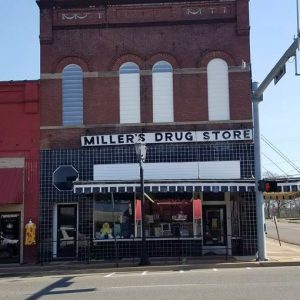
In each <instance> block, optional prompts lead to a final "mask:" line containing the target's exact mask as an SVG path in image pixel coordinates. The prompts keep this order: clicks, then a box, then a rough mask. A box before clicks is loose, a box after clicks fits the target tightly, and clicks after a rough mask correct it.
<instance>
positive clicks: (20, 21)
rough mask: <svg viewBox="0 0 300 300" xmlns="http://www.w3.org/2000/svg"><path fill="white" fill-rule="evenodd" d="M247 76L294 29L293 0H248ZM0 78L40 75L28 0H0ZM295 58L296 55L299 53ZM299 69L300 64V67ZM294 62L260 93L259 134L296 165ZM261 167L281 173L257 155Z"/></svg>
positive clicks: (298, 120) (270, 58)
mask: <svg viewBox="0 0 300 300" xmlns="http://www.w3.org/2000/svg"><path fill="white" fill-rule="evenodd" d="M250 24H251V60H252V62H251V63H252V77H253V80H254V81H258V82H261V81H262V80H263V79H264V78H265V76H266V75H267V74H268V72H269V71H270V70H271V69H272V67H273V66H274V65H275V63H276V62H277V61H278V59H279V58H280V57H281V55H282V54H283V53H284V52H285V50H286V49H287V48H288V47H289V46H290V44H291V43H292V41H293V37H294V36H295V34H296V25H297V24H296V0H286V1H273V0H251V1H250ZM0 37H1V40H0V80H1V81H3V80H25V79H39V40H38V38H39V10H38V7H37V5H36V3H35V1H33V0H17V1H11V0H10V1H9V0H0ZM299 58H300V56H299ZM299 72H300V70H299ZM294 73H295V70H294V63H293V62H291V63H288V64H287V74H286V75H285V76H284V77H283V78H282V79H281V81H280V82H279V83H278V84H277V85H276V86H274V85H273V83H272V84H271V85H270V86H269V87H268V89H267V90H266V91H265V93H264V101H263V102H262V103H261V104H260V127H261V134H262V135H264V136H265V137H267V138H268V139H269V140H270V141H271V142H272V143H273V144H274V145H275V146H276V147H277V148H279V150H280V151H282V152H283V153H284V154H285V155H286V156H287V157H288V158H290V159H291V160H292V161H293V162H294V163H296V164H297V165H299V166H300V76H295V75H294ZM261 148H262V153H263V154H265V155H267V156H268V157H269V158H271V159H272V160H273V161H274V162H276V163H277V164H279V165H280V167H281V168H282V169H283V170H284V171H285V172H286V173H288V174H296V173H297V172H296V171H295V170H294V169H293V168H292V167H291V166H289V165H288V164H286V163H284V161H283V160H282V159H281V158H280V157H279V156H278V155H277V154H276V153H275V152H274V151H273V150H271V148H269V147H268V146H267V145H266V144H265V143H264V142H263V141H262V142H261ZM262 166H263V169H262V171H263V172H264V171H265V169H268V170H270V171H272V172H273V173H276V174H283V173H282V171H280V170H279V169H277V167H276V166H274V165H273V164H272V163H271V162H270V161H269V160H268V159H266V158H265V156H264V155H262Z"/></svg>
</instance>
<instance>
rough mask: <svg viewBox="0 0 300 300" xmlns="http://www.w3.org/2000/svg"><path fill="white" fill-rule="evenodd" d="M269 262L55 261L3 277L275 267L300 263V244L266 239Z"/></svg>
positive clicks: (15, 268) (5, 270)
mask: <svg viewBox="0 0 300 300" xmlns="http://www.w3.org/2000/svg"><path fill="white" fill-rule="evenodd" d="M266 249H267V257H268V260H267V261H256V258H255V257H253V256H251V257H249V256H234V257H229V258H228V259H225V258H224V257H203V258H200V259H197V260H196V259H186V260H184V261H182V262H179V261H178V260H177V261H176V260H172V261H171V260H169V261H168V260H167V259H164V260H161V261H156V262H152V263H151V265H150V266H143V267H142V266H138V264H137V263H133V262H126V263H121V262H120V264H119V265H118V266H117V265H116V263H115V262H114V263H99V262H91V263H89V264H88V263H84V262H55V263H50V264H47V265H18V264H15V265H0V277H8V276H22V277H30V276H49V275H65V274H88V273H110V272H130V271H145V270H148V271H158V270H160V271H167V270H173V271H177V270H178V271H179V270H187V269H204V268H205V269H206V268H242V267H260V266H261V267H272V266H293V265H294V266H300V246H296V245H291V244H287V243H283V242H281V246H280V245H279V242H278V241H277V240H273V239H271V238H267V239H266Z"/></svg>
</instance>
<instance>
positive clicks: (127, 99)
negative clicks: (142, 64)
mask: <svg viewBox="0 0 300 300" xmlns="http://www.w3.org/2000/svg"><path fill="white" fill-rule="evenodd" d="M119 85H120V86H119V87H120V123H140V121H141V117H140V69H139V67H138V65H137V64H135V63H133V62H127V63H124V64H122V65H121V67H120V70H119Z"/></svg>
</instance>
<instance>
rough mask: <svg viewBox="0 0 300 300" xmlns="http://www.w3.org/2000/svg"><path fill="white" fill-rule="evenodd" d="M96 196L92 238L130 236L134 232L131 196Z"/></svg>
mask: <svg viewBox="0 0 300 300" xmlns="http://www.w3.org/2000/svg"><path fill="white" fill-rule="evenodd" d="M131 198H132V199H128V196H127V195H124V196H123V197H122V195H119V194H114V197H111V195H107V196H106V197H105V196H102V195H101V196H100V195H99V196H98V197H96V199H95V204H94V238H95V239H98V240H103V239H113V238H132V237H133V234H134V220H133V196H132V197H131Z"/></svg>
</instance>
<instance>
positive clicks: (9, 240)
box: [0, 213, 20, 263]
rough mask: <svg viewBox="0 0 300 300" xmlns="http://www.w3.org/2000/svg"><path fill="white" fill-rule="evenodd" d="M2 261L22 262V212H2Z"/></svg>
mask: <svg viewBox="0 0 300 300" xmlns="http://www.w3.org/2000/svg"><path fill="white" fill-rule="evenodd" d="M0 262H1V263H10V262H20V214H19V213H1V214H0Z"/></svg>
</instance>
